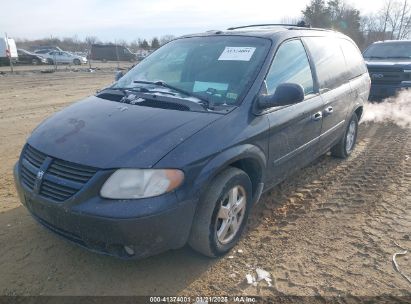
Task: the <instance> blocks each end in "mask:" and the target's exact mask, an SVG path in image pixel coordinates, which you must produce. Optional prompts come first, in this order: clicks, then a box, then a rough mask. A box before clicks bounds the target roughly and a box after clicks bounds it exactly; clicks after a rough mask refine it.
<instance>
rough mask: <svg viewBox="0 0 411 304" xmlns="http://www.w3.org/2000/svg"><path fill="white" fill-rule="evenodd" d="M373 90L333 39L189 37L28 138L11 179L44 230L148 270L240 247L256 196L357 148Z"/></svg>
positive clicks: (235, 31) (268, 28) (351, 46)
mask: <svg viewBox="0 0 411 304" xmlns="http://www.w3.org/2000/svg"><path fill="white" fill-rule="evenodd" d="M369 89H370V78H369V76H368V73H367V69H366V66H365V64H364V61H363V58H362V56H361V53H360V51H359V50H358V48H357V46H356V45H355V43H354V42H353V41H352V40H351V39H349V38H348V37H346V36H344V35H342V34H340V33H337V32H333V31H325V30H317V29H309V28H304V27H297V26H288V25H259V26H246V27H240V28H230V29H228V30H226V31H212V32H207V33H203V34H195V35H189V36H184V37H180V38H178V39H175V40H173V41H171V42H169V43H168V44H166V45H164V46H163V47H161V48H160V49H158V50H157V51H156V52H154V53H153V54H151V55H150V56H148V57H147V58H146V59H145V60H143V61H142V62H141V63H139V64H138V65H136V66H135V67H134V68H133V69H131V70H130V71H129V72H128V73H126V74H125V75H124V76H123V77H122V78H120V79H119V80H118V81H117V82H115V83H114V84H113V85H111V86H110V87H108V88H106V89H103V90H101V91H99V92H98V93H97V94H96V95H95V96H90V97H88V98H86V99H84V100H82V101H79V102H77V103H75V104H73V105H71V106H69V107H67V108H66V109H64V110H62V111H60V112H58V113H56V114H54V115H53V116H52V117H50V118H48V119H46V120H45V121H44V122H43V123H42V124H41V125H39V126H38V127H37V128H36V129H35V130H34V131H33V133H32V134H31V136H30V137H29V139H28V141H27V144H26V145H25V146H24V148H23V151H22V153H21V156H20V159H19V161H18V163H17V164H16V166H15V169H14V176H15V181H16V187H17V191H18V193H19V196H20V199H21V201H22V203H23V204H24V205H25V206H26V207H27V209H28V210H29V211H30V213H31V214H32V215H33V217H34V218H35V219H36V220H37V221H38V222H39V223H41V224H42V225H44V226H45V227H47V228H48V229H50V230H52V231H54V232H55V233H57V234H59V235H60V236H63V237H64V238H66V239H68V240H70V241H73V242H75V243H77V244H79V245H81V246H84V247H86V248H88V249H90V250H93V251H97V252H100V253H104V254H108V255H113V256H117V257H121V258H139V257H144V256H148V255H152V254H156V253H159V252H162V251H165V250H168V249H176V248H180V247H182V246H184V245H185V244H186V243H188V244H189V245H190V246H191V247H192V248H194V249H195V250H197V251H199V252H201V253H203V254H205V255H207V256H211V257H215V256H220V255H223V254H225V253H226V252H228V251H229V250H230V249H231V248H232V247H233V246H234V245H235V244H236V243H237V242H238V240H239V238H240V236H241V233H242V231H243V229H244V226H245V224H246V222H247V221H246V220H247V216H248V214H249V212H250V209H251V208H252V207H253V205H254V204H256V203H257V202H258V200H259V198H260V196H261V194H262V193H263V192H264V191H266V190H268V189H270V188H271V187H273V186H274V185H276V184H278V183H279V182H281V181H282V180H284V179H285V178H286V177H287V176H289V175H290V174H292V173H293V172H294V171H295V170H297V169H298V168H301V167H303V166H306V165H307V164H309V163H310V162H311V161H313V160H314V159H315V158H317V157H319V156H320V155H322V154H324V153H326V152H328V151H329V150H331V153H332V155H334V156H337V157H342V158H346V157H348V156H349V155H350V153H351V152H352V151H353V148H354V146H355V142H356V137H357V129H358V121H359V120H360V118H361V116H362V112H363V104H364V102H365V101H366V100H367V99H368V94H369Z"/></svg>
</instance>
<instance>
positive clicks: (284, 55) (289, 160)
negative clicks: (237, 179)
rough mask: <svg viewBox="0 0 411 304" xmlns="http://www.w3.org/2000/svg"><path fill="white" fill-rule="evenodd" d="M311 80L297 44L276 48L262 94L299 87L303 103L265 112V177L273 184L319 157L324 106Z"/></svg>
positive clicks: (306, 57)
mask: <svg viewBox="0 0 411 304" xmlns="http://www.w3.org/2000/svg"><path fill="white" fill-rule="evenodd" d="M314 79H315V78H314V77H313V73H312V70H311V66H310V62H309V59H308V56H307V53H306V50H305V48H304V45H303V44H302V42H301V40H299V39H293V40H288V41H286V42H284V43H283V44H282V45H280V47H279V48H278V50H277V53H276V55H275V57H274V60H273V62H272V65H271V68H270V71H269V72H268V74H267V77H266V80H265V84H266V92H267V94H274V92H275V90H276V88H277V86H278V85H279V84H281V83H297V84H300V85H302V86H303V88H304V93H305V99H304V101H302V102H300V103H296V104H293V105H289V106H283V107H274V108H271V109H268V110H267V111H266V114H265V115H267V117H268V120H269V123H270V131H269V138H270V139H269V161H270V166H271V167H270V170H269V173H268V175H269V176H268V177H269V178H270V180H271V181H272V183H273V184H275V183H278V182H280V181H281V180H283V179H285V178H286V177H287V176H288V175H290V174H291V173H292V172H294V171H295V170H296V169H298V168H301V167H303V166H305V165H307V164H308V163H310V162H311V161H312V160H313V159H315V158H316V157H317V156H318V154H319V151H318V150H319V138H320V134H321V127H322V109H323V107H324V104H323V100H322V98H321V96H320V95H319V93H318V88H317V85H316V83H315V81H314ZM270 175H271V176H270Z"/></svg>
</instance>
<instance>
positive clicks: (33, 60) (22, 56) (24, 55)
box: [17, 49, 48, 64]
mask: <svg viewBox="0 0 411 304" xmlns="http://www.w3.org/2000/svg"><path fill="white" fill-rule="evenodd" d="M17 54H18V55H19V59H18V63H25V64H47V63H48V62H47V59H46V58H44V57H42V56H40V55H38V54H34V53H31V52H29V51H26V50H23V49H17Z"/></svg>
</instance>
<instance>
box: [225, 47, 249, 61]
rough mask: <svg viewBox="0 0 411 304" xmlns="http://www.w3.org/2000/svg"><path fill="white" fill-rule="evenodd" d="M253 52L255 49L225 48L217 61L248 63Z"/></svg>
mask: <svg viewBox="0 0 411 304" xmlns="http://www.w3.org/2000/svg"><path fill="white" fill-rule="evenodd" d="M254 51H255V47H243V46H242V47H233V46H226V47H225V49H224V51H223V52H222V53H221V55H220V57H219V58H218V60H238V61H250V59H251V57H252V56H253V54H254Z"/></svg>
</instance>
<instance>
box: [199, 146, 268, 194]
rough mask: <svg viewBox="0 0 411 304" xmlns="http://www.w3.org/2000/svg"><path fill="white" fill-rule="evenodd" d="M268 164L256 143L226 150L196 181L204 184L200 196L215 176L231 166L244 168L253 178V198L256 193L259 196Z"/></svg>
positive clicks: (251, 178)
mask: <svg viewBox="0 0 411 304" xmlns="http://www.w3.org/2000/svg"><path fill="white" fill-rule="evenodd" d="M266 165H267V159H266V156H265V154H264V152H263V150H262V149H261V148H259V147H257V146H255V145H251V144H245V145H241V146H236V147H232V148H230V149H228V150H225V151H224V152H222V153H219V154H218V155H217V156H216V157H214V158H213V159H212V160H211V161H209V162H208V163H207V165H206V166H205V167H204V168H203V169H202V170H201V172H200V174H199V176H198V178H197V182H196V183H197V184H198V185H203V186H202V187H201V191H200V197H201V196H202V195H203V194H204V192H205V191H206V190H207V189H208V188H209V186H210V184H211V182H212V181H213V180H214V178H215V177H216V176H217V175H219V174H220V173H221V172H223V171H224V170H226V169H227V168H229V167H235V168H238V169H240V170H243V171H244V172H245V173H246V174H247V175H248V176H249V178H250V180H251V184H252V196H253V198H255V197H256V195H257V196H258V197H259V195H260V194H261V193H259V192H261V191H262V184H263V183H264V179H265V169H266ZM260 188H261V189H260Z"/></svg>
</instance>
